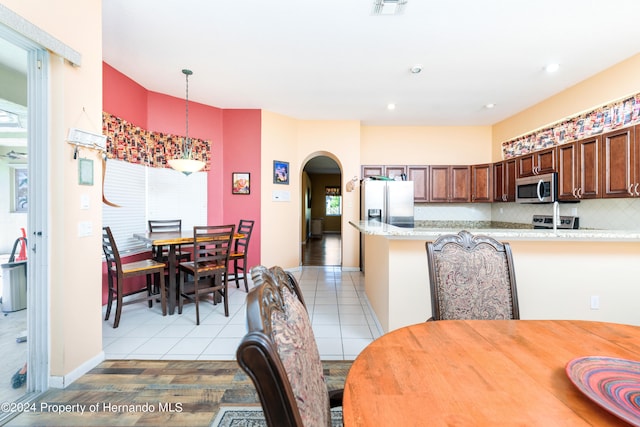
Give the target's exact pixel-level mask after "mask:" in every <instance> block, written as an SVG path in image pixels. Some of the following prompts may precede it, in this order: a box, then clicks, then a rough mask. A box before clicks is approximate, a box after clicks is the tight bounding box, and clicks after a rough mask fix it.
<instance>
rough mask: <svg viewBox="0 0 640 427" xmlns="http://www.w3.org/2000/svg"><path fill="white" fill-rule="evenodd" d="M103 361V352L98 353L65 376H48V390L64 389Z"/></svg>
mask: <svg viewBox="0 0 640 427" xmlns="http://www.w3.org/2000/svg"><path fill="white" fill-rule="evenodd" d="M104 360H105V357H104V351H101V352H100V353H98V355H97V356H95V357H93V358H91V359H89V360H87V361H86V362H84V363H83V364H82V365H80V366H78V367H77V368H76V369H74V370H73V371H71V372H69V373H68V374H67V375H63V376H53V375H52V376H50V377H49V387H50V388H66V387H67V386H68V385H69V384H71V383H72V382H74V381H75V380H77V379H78V378H80V377H81V376H83V375H84V374H86V373H87V372H89V371H90V370H92V369H93V368H95V367H96V366H98V365H99V364H100V363H102V362H103V361H104Z"/></svg>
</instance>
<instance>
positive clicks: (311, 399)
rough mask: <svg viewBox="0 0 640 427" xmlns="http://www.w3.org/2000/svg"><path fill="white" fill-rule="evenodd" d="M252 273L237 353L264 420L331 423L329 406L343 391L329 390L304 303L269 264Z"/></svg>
mask: <svg viewBox="0 0 640 427" xmlns="http://www.w3.org/2000/svg"><path fill="white" fill-rule="evenodd" d="M251 277H252V279H253V281H254V283H255V285H256V286H255V287H254V288H252V289H251V291H250V292H249V293H248V295H247V328H248V333H247V334H246V335H245V336H244V338H243V339H242V341H241V342H240V345H239V346H238V350H237V352H236V358H237V361H238V364H239V365H240V367H241V368H242V369H243V370H244V371H245V372H246V373H247V375H248V376H249V377H250V378H251V380H252V381H253V384H254V385H255V387H256V390H257V391H258V396H259V397H260V402H261V404H262V409H263V411H264V415H265V418H266V421H267V425H268V426H269V427H294V426H295V427H302V426H307V427H308V426H325V427H327V426H331V412H330V408H332V407H337V406H342V395H343V390H334V391H331V392H329V391H328V388H327V385H326V383H325V380H324V375H323V367H322V362H321V360H320V354H319V352H318V347H317V344H316V341H315V338H314V335H313V330H312V328H311V322H310V320H309V315H308V313H307V311H306V309H305V307H304V305H303V304H302V303H301V302H300V300H299V299H298V298H297V297H296V296H295V295H294V293H293V292H289V290H288V288H286V287H283V286H279V285H278V283H276V282H277V279H276V278H275V276H274V274H273V273H272V272H271V271H269V269H266V268H262V269H252V270H251ZM281 277H282V276H281ZM287 282H288V279H287ZM281 284H283V285H286V283H285V282H282V283H281Z"/></svg>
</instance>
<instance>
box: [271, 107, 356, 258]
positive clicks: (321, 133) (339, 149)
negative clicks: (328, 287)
mask: <svg viewBox="0 0 640 427" xmlns="http://www.w3.org/2000/svg"><path fill="white" fill-rule="evenodd" d="M359 146H360V124H359V122H357V121H305V120H296V119H291V118H289V117H285V116H282V115H279V114H275V113H271V112H268V111H263V112H262V147H261V150H262V191H263V196H262V205H261V209H262V221H263V222H262V223H263V224H264V225H263V227H262V241H263V242H264V244H263V245H262V252H261V260H262V263H263V264H264V265H266V266H272V265H280V266H282V267H284V268H294V267H298V266H299V265H300V262H301V255H300V253H301V252H300V250H301V246H300V242H301V241H302V236H301V229H302V227H301V226H300V224H301V222H302V221H303V220H304V218H303V215H302V214H301V212H302V209H301V206H302V203H303V202H302V190H301V187H300V185H301V182H302V176H303V171H302V168H303V167H304V165H305V163H306V162H307V161H308V160H309V159H311V158H313V157H316V156H320V155H322V156H327V157H330V158H332V159H334V160H335V161H336V162H337V163H338V166H339V167H340V170H341V171H342V184H341V186H342V191H343V215H342V266H343V267H344V268H346V269H358V268H359V262H360V261H359V244H358V241H359V240H358V239H359V232H358V231H357V230H356V229H354V228H353V227H351V226H349V221H354V220H357V218H358V216H359V209H360V207H359V192H358V191H353V192H347V191H346V190H345V184H346V180H347V178H348V179H350V178H351V177H354V176H360V155H359V154H360V153H359V151H358V147H359ZM273 160H281V161H286V162H289V167H290V179H289V182H290V183H289V185H278V184H273V178H272V171H273ZM274 190H275V191H288V192H289V196H290V201H289V202H274V201H272V191H274ZM276 242H277V243H276ZM276 248H277V249H276Z"/></svg>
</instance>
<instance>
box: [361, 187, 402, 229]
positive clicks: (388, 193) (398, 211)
mask: <svg viewBox="0 0 640 427" xmlns="http://www.w3.org/2000/svg"><path fill="white" fill-rule="evenodd" d="M360 198H361V200H360V219H361V220H369V221H380V222H383V223H386V224H391V225H395V226H397V227H413V181H377V180H364V181H362V186H361V189H360Z"/></svg>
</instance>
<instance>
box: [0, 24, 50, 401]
mask: <svg viewBox="0 0 640 427" xmlns="http://www.w3.org/2000/svg"><path fill="white" fill-rule="evenodd" d="M0 37H2V38H3V39H5V40H7V41H9V42H11V43H13V44H15V45H16V46H18V47H20V48H22V49H24V50H25V52H26V54H27V58H28V60H27V117H28V124H27V140H28V144H27V149H28V150H27V152H28V159H29V160H28V167H29V190H28V191H29V194H28V197H29V199H28V200H29V212H28V214H27V229H28V230H29V235H27V242H28V255H27V307H28V310H27V337H28V338H27V345H28V360H27V363H28V370H29V375H27V394H26V395H25V396H23V398H21V399H20V400H21V401H23V400H31V399H33V398H34V397H35V396H37V394H38V393H40V392H43V391H46V390H47V389H48V388H49V372H50V366H49V363H50V344H49V282H50V271H49V264H50V263H49V253H50V251H49V242H48V238H47V236H48V229H49V227H48V224H49V212H50V201H49V196H48V195H49V194H50V188H49V184H48V183H49V180H48V179H47V177H48V176H49V154H48V153H49V139H50V138H49V133H50V119H49V117H50V115H49V92H50V90H49V53H48V51H47V50H46V49H44V48H42V47H41V46H40V45H38V44H37V43H34V42H32V41H31V40H29V39H28V38H26V37H24V36H23V35H21V34H18V33H17V32H16V31H13V30H11V29H10V28H8V27H5V26H3V25H1V24H0Z"/></svg>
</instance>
